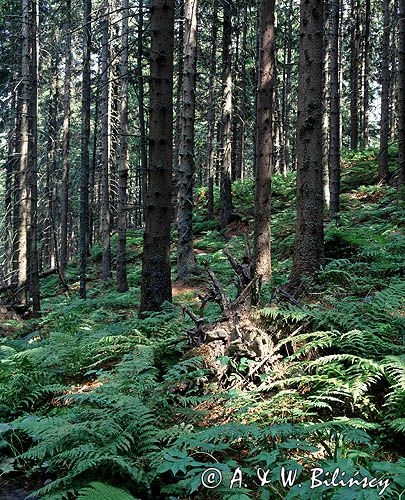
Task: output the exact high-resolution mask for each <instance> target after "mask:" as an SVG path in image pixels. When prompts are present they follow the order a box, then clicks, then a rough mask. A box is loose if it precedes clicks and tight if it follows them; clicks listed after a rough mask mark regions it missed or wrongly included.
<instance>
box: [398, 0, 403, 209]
mask: <svg viewBox="0 0 405 500" xmlns="http://www.w3.org/2000/svg"><path fill="white" fill-rule="evenodd" d="M398 33H399V45H398V137H399V158H398V163H399V191H400V196H401V198H402V200H404V199H405V0H399V24H398Z"/></svg>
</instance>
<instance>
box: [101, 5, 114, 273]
mask: <svg viewBox="0 0 405 500" xmlns="http://www.w3.org/2000/svg"><path fill="white" fill-rule="evenodd" d="M109 9H110V6H109V0H103V27H102V32H103V36H102V49H101V87H102V88H101V106H100V107H101V129H102V132H101V200H100V229H101V245H102V260H101V279H102V280H104V281H106V280H109V279H110V278H111V247H110V231H111V214H110V185H109V170H110V159H111V157H110V151H111V141H110V138H111V101H110V76H109V75H110V71H109V69H110V45H109V26H110V20H109V17H110V13H109Z"/></svg>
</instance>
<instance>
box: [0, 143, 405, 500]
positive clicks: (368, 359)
mask: <svg viewBox="0 0 405 500" xmlns="http://www.w3.org/2000/svg"><path fill="white" fill-rule="evenodd" d="M392 154H393V155H394V154H395V151H393V152H392ZM373 157H375V154H374V152H373V151H368V152H366V153H365V154H353V155H350V157H349V156H347V157H346V159H345V162H344V173H343V191H344V192H343V194H342V197H341V201H342V215H341V219H340V224H339V226H336V225H335V224H332V223H326V232H325V238H326V255H327V263H326V266H325V268H324V270H323V272H322V273H321V274H320V276H319V279H317V280H316V281H313V282H311V283H308V284H307V287H306V290H307V293H306V295H305V296H302V297H300V300H301V306H300V307H295V306H293V305H291V304H289V303H285V302H283V301H281V299H280V298H278V299H277V301H273V302H272V303H271V304H269V301H270V296H271V291H272V289H273V288H275V287H280V286H283V285H284V284H285V283H286V282H287V279H288V274H289V270H290V266H291V255H292V250H293V245H294V224H295V221H294V191H295V190H294V175H293V174H290V175H289V176H288V177H287V178H281V177H276V178H275V179H274V182H273V188H274V191H273V211H272V238H273V241H272V251H273V272H274V275H273V279H272V282H271V283H270V285H269V286H268V287H266V288H265V289H264V290H263V306H264V307H263V309H261V310H257V311H254V314H255V315H256V319H257V321H258V322H260V324H261V327H262V328H266V331H267V332H270V333H271V335H272V338H273V339H274V342H275V345H276V346H277V349H278V351H277V352H278V353H279V354H280V360H279V362H278V364H277V365H275V366H274V367H273V370H270V371H269V372H267V373H263V374H261V375H260V378H257V377H255V378H254V380H253V381H252V380H247V374H248V373H249V370H251V363H250V361H249V359H247V358H244V357H236V358H230V357H228V358H227V359H226V358H225V357H224V359H222V360H221V363H223V364H224V366H225V365H227V364H228V365H229V366H230V369H231V370H230V371H231V372H232V377H233V382H234V383H233V384H231V385H232V387H233V389H231V390H229V389H226V390H225V389H224V388H223V387H221V384H220V383H218V381H217V380H215V379H213V378H212V376H211V375H210V372H209V371H207V369H206V368H207V365H206V363H205V358H204V357H205V355H206V354H205V352H204V345H202V346H201V348H200V351H198V352H194V353H191V352H190V351H189V350H188V347H187V343H188V338H187V333H186V332H187V330H188V329H190V328H192V324H191V321H190V320H189V319H188V318H187V316H185V317H184V316H183V315H182V312H181V306H183V305H188V306H189V307H190V308H191V309H193V310H194V311H197V307H198V302H199V300H198V298H196V292H197V293H202V292H204V290H205V289H206V286H207V285H206V282H205V279H204V275H202V276H201V279H200V278H198V279H196V280H192V281H190V282H187V283H174V306H170V305H167V307H166V308H164V311H163V312H162V313H159V314H154V315H152V316H151V317H149V318H147V319H144V320H140V319H139V318H138V316H137V305H138V304H139V298H140V297H139V285H140V258H139V256H140V254H141V251H142V234H141V232H139V231H134V232H132V233H130V235H129V283H130V286H131V289H130V291H129V292H127V293H125V294H118V293H116V292H115V291H114V289H113V286H111V285H103V284H100V283H99V282H98V281H97V276H98V272H99V256H100V249H99V248H98V247H97V246H95V247H94V248H93V249H92V264H91V266H90V270H89V273H90V278H92V279H93V281H91V284H90V291H89V299H88V300H87V301H86V302H85V303H83V302H82V301H81V300H80V299H79V298H78V296H77V291H76V289H75V282H76V280H77V274H78V271H77V264H76V263H75V262H73V263H72V265H71V266H70V268H69V274H68V280H69V282H70V284H71V290H72V293H71V297H70V298H68V297H66V295H64V294H59V291H60V287H59V285H58V283H57V278H56V276H52V277H49V278H47V279H46V280H44V282H43V283H42V292H43V294H44V296H45V297H46V298H45V300H44V310H45V314H44V316H43V318H42V319H41V320H28V321H25V322H23V323H22V322H20V321H18V318H14V319H13V318H12V319H11V322H12V325H13V330H11V331H8V332H7V333H6V334H5V333H3V338H2V340H1V343H0V360H1V364H0V417H1V420H2V422H3V423H2V424H0V447H1V450H2V452H3V461H2V462H1V463H0V482H1V481H4V479H6V481H7V482H6V481H4V483H3V485H5V484H9V483H8V481H11V480H12V479H13V477H14V478H19V477H21V474H22V473H23V474H26V476H27V477H28V482H29V484H31V485H32V488H36V487H37V484H39V485H40V486H42V487H43V489H42V491H41V498H45V499H46V498H58V499H59V498H62V496H63V494H66V495H71V496H72V497H77V495H78V493H77V492H78V491H79V490H81V491H82V492H83V493H82V496H81V497H80V498H86V496H85V495H86V494H88V492H87V493H86V492H85V490H84V489H83V488H85V487H86V486H88V485H89V483H90V482H92V481H94V480H99V481H101V482H103V483H104V484H105V485H107V484H110V485H113V486H114V485H115V486H120V487H121V488H122V489H124V490H127V491H129V492H131V494H133V495H134V496H135V497H137V498H145V499H147V498H154V499H155V498H156V499H158V498H169V497H170V496H176V497H177V498H191V497H193V498H194V497H195V498H232V494H234V495H236V494H237V495H238V496H237V498H256V497H257V495H259V494H260V495H263V496H261V497H260V498H321V497H320V496H319V495H322V494H323V495H324V497H323V498H332V497H333V498H342V497H341V496H339V495H343V494H346V496H345V498H353V499H354V498H363V497H360V496H359V495H363V494H364V495H366V496H364V498H376V497H375V496H373V494H374V495H375V493H376V492H375V490H366V491H365V492H364V491H363V490H359V489H356V488H351V489H350V490H349V489H347V488H346V489H342V488H340V492H339V489H337V488H329V489H328V488H326V487H325V488H323V487H322V488H320V489H319V490H317V492H316V494H315V493H314V491H311V490H310V489H309V483H308V473H307V472H305V471H304V472H303V473H302V475H301V478H300V480H301V481H302V487H301V488H300V489H298V486H297V487H294V488H292V489H291V491H290V492H288V488H285V487H283V485H281V484H280V468H281V467H283V466H286V467H293V468H294V467H296V468H298V469H299V470H300V471H301V469H302V467H304V468H306V469H308V467H310V466H313V464H314V463H318V464H322V466H323V467H324V468H325V469H330V470H333V468H334V467H336V465H339V466H340V467H341V468H342V467H343V468H345V470H347V471H348V473H349V472H350V471H351V470H353V471H354V469H355V468H359V469H361V470H362V471H363V472H364V471H367V472H368V473H369V474H370V475H372V474H375V475H378V474H379V475H381V474H383V473H384V474H386V475H387V476H388V477H390V478H392V480H393V481H394V482H393V484H392V486H391V489H390V490H388V496H386V497H387V498H395V495H396V494H397V493H396V492H399V491H401V489H402V488H403V486H404V485H403V484H402V483H401V474H402V477H403V474H404V469H403V468H401V465H400V462H398V459H399V457H400V453H401V439H403V438H402V436H403V432H404V427H405V426H404V419H403V415H404V408H405V404H404V382H405V367H404V357H403V354H404V353H403V338H404V337H403V336H404V333H405V326H404V291H405V282H404V279H403V271H404V262H403V255H404V250H405V239H404V237H403V232H402V230H403V222H404V211H403V207H402V206H400V204H399V203H398V201H397V199H396V192H395V189H394V188H393V187H386V186H379V185H377V184H375V175H376V162H375V161H374V160H373V159H372V158H373ZM233 189H234V197H235V208H236V211H237V212H238V213H240V214H241V215H242V220H241V221H240V223H238V227H235V228H232V231H228V232H227V233H226V234H223V233H221V232H219V231H218V230H217V228H216V224H215V221H207V220H206V210H205V207H204V205H203V204H202V205H199V206H198V207H197V211H196V214H195V231H196V249H197V252H196V258H197V261H198V263H199V265H200V266H201V268H203V267H204V264H205V263H207V264H208V265H209V266H210V268H211V269H213V270H214V272H215V273H216V275H217V276H218V277H219V279H220V280H221V282H222V283H223V284H225V285H226V286H225V288H226V292H227V293H228V294H229V295H230V296H231V297H234V296H235V294H236V287H235V285H234V284H233V280H234V273H233V271H232V269H231V268H230V266H229V265H228V262H227V259H226V257H225V255H224V253H223V249H224V248H225V247H226V248H227V249H228V250H229V251H230V252H232V254H233V255H234V256H235V257H236V258H240V257H241V256H242V254H243V252H244V243H243V233H244V232H245V231H247V230H249V227H251V224H250V223H251V218H252V209H253V186H252V183H251V182H249V181H245V182H241V183H236V184H235V185H234V187H233ZM199 198H200V199H201V200H204V199H205V198H204V197H203V196H200V197H199ZM114 251H116V241H115V240H114V242H113V252H114ZM174 267H175V248H174V247H173V269H174ZM173 277H174V278H175V272H173ZM206 315H207V318H208V319H209V320H210V321H212V322H215V320H216V319H217V318H219V316H220V311H219V308H218V306H216V305H214V304H210V305H208V306H207V308H206ZM7 321H9V320H7ZM7 321H6V322H4V321H3V323H2V325H4V324H6V323H7ZM247 382H248V383H247ZM252 383H253V386H254V387H253V386H252ZM83 387H85V388H86V390H82V389H83ZM207 453H208V454H209V455H206V454H207ZM210 456H214V457H215V460H217V461H218V463H217V462H215V461H212V458H210ZM213 464H217V466H218V467H219V468H220V470H221V471H222V473H223V476H224V478H225V479H226V478H228V479H229V478H230V476H231V475H232V474H231V473H232V471H233V470H234V469H235V468H236V467H237V466H241V467H242V470H243V471H244V477H245V478H246V485H247V486H246V487H241V488H238V489H236V488H235V490H233V491H232V492H230V491H229V487H227V486H226V485H225V480H224V485H222V488H223V489H221V487H219V488H217V489H216V490H215V491H214V490H207V489H204V488H202V487H201V471H203V470H204V468H206V467H208V466H210V465H213ZM311 464H312V465H311ZM255 467H262V468H265V469H271V478H272V480H273V483H272V486H271V487H270V489H269V490H268V493H266V492H263V489H259V488H258V486H257V481H256V482H255V477H254V469H255ZM269 477H270V476H269ZM16 481H17V483H18V481H19V480H18V479H16ZM0 484H1V483H0ZM401 485H402V486H401ZM23 487H24V486H23V485H18V484H16V483H14V488H15V489H14V492H15V495H16V498H18V497H17V494H19V493H18V490H20V489H22V488H23ZM97 487H98V488H100V486H97ZM102 487H103V486H101V488H102ZM90 488H95V486H94V485H93V486H91V487H90ZM105 488H106V491H107V486H105ZM0 491H1V486H0ZM3 491H5V486H3ZM109 491H111V490H109ZM114 491H115V490H114ZM4 494H5V493H4ZM109 494H110V495H111V493H109ZM119 495H124V493H117V491H115V493H114V499H115V500H119V499H120V498H121V497H120V496H119ZM266 495H267V496H266ZM305 495H312V496H311V497H309V496H307V497H306V496H305ZM314 495H315V496H314ZM316 495H318V496H316ZM335 495H336V496H335ZM350 495H352V496H350ZM367 495H368V496H367ZM386 495H387V494H386ZM390 495H391V496H390ZM0 498H1V496H0ZM122 498H125V496H123V497H122ZM126 498H128V496H127V497H126ZM233 498H236V497H235V496H234V497H233Z"/></svg>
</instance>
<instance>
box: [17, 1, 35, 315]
mask: <svg viewBox="0 0 405 500" xmlns="http://www.w3.org/2000/svg"><path fill="white" fill-rule="evenodd" d="M30 26H31V19H30V0H23V1H22V33H21V34H22V36H21V43H22V53H21V56H22V59H21V61H22V64H21V118H20V140H19V165H18V192H17V199H16V202H17V207H16V213H17V217H16V221H15V222H16V224H15V227H16V236H15V245H14V252H13V253H14V260H15V263H16V265H15V267H16V269H17V277H16V292H15V298H16V300H17V301H18V302H19V304H20V305H21V306H23V307H25V306H26V305H27V288H26V285H27V282H28V272H27V271H28V257H29V255H28V250H29V245H28V220H29V215H30V214H29V211H30V207H29V196H30V193H29V171H28V149H29V125H30V124H29V112H30V110H29V106H30V88H31V83H32V82H31V76H30V74H31V72H30V69H31V66H30V52H31V50H30V49H31V48H30Z"/></svg>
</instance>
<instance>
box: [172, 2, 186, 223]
mask: <svg viewBox="0 0 405 500" xmlns="http://www.w3.org/2000/svg"><path fill="white" fill-rule="evenodd" d="M184 5H185V0H181V2H180V13H179V28H178V33H177V37H176V36H175V41H174V47H175V50H176V52H177V54H176V56H177V57H176V59H177V64H176V72H175V74H176V75H177V82H176V107H175V119H176V122H175V130H174V147H175V150H174V156H173V172H172V175H173V181H172V182H173V186H174V189H173V191H172V197H173V199H172V221H173V222H177V206H178V204H179V199H178V195H179V190H178V189H177V187H178V180H179V164H180V143H181V108H182V97H183V96H182V89H183V73H184V71H183V63H184V60H183V51H184V26H183V23H184V22H185V19H184ZM176 45H177V47H176Z"/></svg>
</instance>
